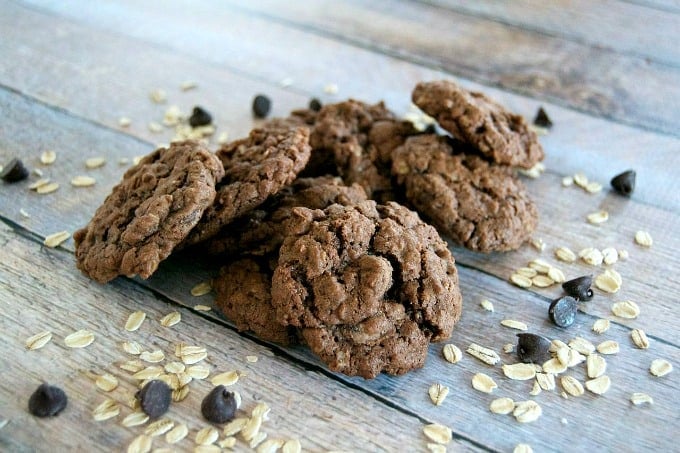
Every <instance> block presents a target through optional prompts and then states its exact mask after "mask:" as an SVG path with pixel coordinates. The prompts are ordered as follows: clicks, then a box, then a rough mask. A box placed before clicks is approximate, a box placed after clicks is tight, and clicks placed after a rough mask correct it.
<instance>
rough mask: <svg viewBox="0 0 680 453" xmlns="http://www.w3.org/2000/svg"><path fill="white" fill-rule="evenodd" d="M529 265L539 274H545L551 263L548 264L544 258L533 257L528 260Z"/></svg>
mask: <svg viewBox="0 0 680 453" xmlns="http://www.w3.org/2000/svg"><path fill="white" fill-rule="evenodd" d="M529 267H530V268H531V269H534V270H535V271H536V272H538V273H539V274H544V275H545V274H547V273H548V271H549V270H550V268H551V267H552V264H550V263H549V262H547V261H546V260H544V259H541V258H536V259H533V260H531V261H530V262H529Z"/></svg>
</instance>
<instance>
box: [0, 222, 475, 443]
mask: <svg viewBox="0 0 680 453" xmlns="http://www.w3.org/2000/svg"><path fill="white" fill-rule="evenodd" d="M0 243H2V247H3V256H4V257H5V258H4V259H3V260H2V263H0V282H2V283H3V284H2V285H0V305H1V306H2V310H0V328H2V330H3V332H4V334H5V338H6V341H5V343H4V353H3V356H2V359H0V361H1V362H0V363H1V364H2V370H3V373H2V375H3V379H2V382H0V400H1V401H2V409H1V410H2V416H3V417H5V418H7V419H9V423H8V425H7V426H5V427H4V428H3V429H2V430H0V449H2V450H4V451H13V452H28V451H41V450H43V449H44V447H45V445H48V444H49V445H50V447H51V448H53V449H55V451H76V450H81V451H82V450H87V451H121V450H124V448H125V446H126V445H127V444H128V443H129V442H131V441H132V439H133V438H134V437H135V436H137V435H138V434H141V433H142V432H143V430H144V428H145V426H138V427H132V428H126V427H123V426H121V425H120V422H121V421H122V419H123V418H124V417H125V416H126V415H128V414H129V413H131V412H132V409H130V408H129V407H128V406H127V405H126V402H127V400H128V399H129V397H130V396H131V395H133V394H134V392H135V391H136V390H137V389H136V387H135V380H134V379H132V377H131V375H130V373H128V372H126V371H124V370H122V369H120V368H119V367H118V366H117V364H119V363H122V362H124V361H126V360H130V359H132V358H134V357H133V356H131V355H128V354H126V353H125V352H124V351H123V350H122V349H121V347H120V345H119V343H120V342H122V341H131V340H134V341H137V342H139V343H140V344H141V345H142V346H143V347H144V348H148V349H152V348H153V349H161V350H163V351H164V352H165V354H166V360H165V362H169V361H171V360H173V359H175V357H174V355H173V351H174V345H175V344H177V343H179V342H184V343H186V344H190V345H200V346H205V347H206V348H207V350H208V358H207V359H206V360H205V361H204V362H203V363H204V364H206V365H208V366H209V368H210V369H211V374H213V375H214V374H216V373H219V372H224V371H231V370H238V371H239V372H242V373H243V376H242V377H241V378H240V379H239V381H238V383H237V384H235V385H234V386H233V389H235V390H237V391H238V392H239V393H241V396H242V398H243V406H242V411H241V412H240V414H239V415H241V414H242V415H247V414H248V413H249V412H250V411H251V410H252V409H253V407H254V406H255V404H257V403H258V402H260V401H262V402H265V403H267V404H268V405H269V406H270V407H271V408H272V411H271V414H270V417H269V420H268V421H266V422H265V423H264V424H263V428H262V430H263V431H265V432H267V433H268V434H269V438H283V439H287V438H299V439H300V441H301V443H302V445H303V447H304V449H305V450H307V451H328V450H338V449H339V450H353V451H357V450H381V449H386V450H393V451H395V450H398V449H401V448H407V449H409V450H412V451H415V450H422V449H423V448H424V445H425V437H424V436H423V435H422V432H421V430H422V426H423V422H422V421H421V420H419V419H418V418H416V417H414V416H409V415H407V414H404V413H402V412H400V411H398V410H394V409H393V408H391V407H389V406H387V405H385V404H382V403H380V402H379V401H378V400H376V399H374V398H370V397H367V395H365V394H364V393H363V392H361V391H358V390H354V389H351V388H349V387H348V386H346V385H342V384H341V383H339V382H337V381H336V380H334V379H331V378H329V377H328V376H325V375H323V374H321V373H318V372H315V371H314V370H310V369H307V368H305V367H304V366H300V365H297V364H295V363H294V362H292V361H291V360H290V359H289V358H286V357H282V356H280V355H279V354H277V352H276V351H272V350H271V349H270V348H268V347H267V346H264V345H261V344H258V343H255V342H253V341H250V340H248V339H245V338H243V337H241V336H239V335H238V334H237V333H235V332H234V331H233V330H231V329H229V328H226V327H223V326H218V325H215V324H212V323H210V322H208V321H206V320H205V319H203V318H201V317H200V316H197V315H196V314H194V313H192V312H191V310H187V309H183V308H179V311H180V312H181V314H182V321H181V322H180V323H179V324H177V325H175V326H173V327H171V328H165V327H162V326H161V325H160V324H159V322H158V320H159V319H160V318H161V317H162V316H164V315H165V314H167V313H169V312H171V311H173V310H177V309H178V308H177V307H176V306H173V305H171V304H168V303H167V302H165V301H162V300H159V299H158V298H157V297H155V296H154V295H153V294H151V293H150V292H149V291H148V290H145V289H142V288H141V287H140V286H139V285H136V284H135V283H134V282H131V281H126V280H118V281H116V282H115V283H113V284H111V285H106V286H102V285H98V284H96V283H94V282H92V281H90V280H87V279H86V278H84V277H82V276H81V275H79V274H78V273H76V272H74V267H73V256H72V255H71V254H69V253H66V252H64V251H55V250H46V249H44V248H42V247H41V245H40V244H38V243H36V242H34V241H29V240H27V239H25V238H22V237H20V236H18V235H17V234H15V233H13V232H12V231H11V230H9V229H8V228H7V226H6V225H4V224H0ZM14 301H30V306H27V305H25V304H23V303H13V302H14ZM136 310H143V311H144V312H145V313H146V314H147V319H146V320H145V321H144V323H143V324H142V326H141V328H140V329H139V330H138V331H136V332H126V331H125V330H124V329H123V325H124V324H125V320H126V319H127V316H128V315H129V314H130V313H131V312H133V311H136ZM74 313H77V314H78V316H74ZM207 326H208V327H209V328H206V327H207ZM82 328H87V329H90V330H92V331H93V332H94V333H95V341H94V343H93V344H91V345H90V346H88V347H87V348H84V349H69V348H67V347H65V346H64V343H63V339H64V337H65V336H66V335H68V334H70V333H71V332H72V331H75V330H77V329H82ZM42 330H51V331H52V332H53V339H52V341H51V342H50V343H48V344H47V345H46V346H45V347H44V348H42V349H39V350H35V351H27V350H26V349H25V346H24V341H25V339H26V338H28V337H29V336H31V335H33V334H35V333H37V332H39V331H42ZM247 355H255V356H257V357H258V358H259V360H258V362H257V363H249V362H248V361H247V360H246V359H245V357H246V356H247ZM165 362H164V363H165ZM104 372H107V373H110V374H112V375H114V376H116V377H117V378H118V380H119V386H118V388H116V389H115V390H113V391H112V392H110V393H104V392H103V391H101V390H99V389H97V387H95V384H94V382H93V379H92V378H91V377H90V374H89V373H95V374H102V373H104ZM43 380H46V381H48V382H49V383H51V384H53V385H58V386H60V387H62V388H63V389H64V390H65V391H66V393H67V395H68V397H69V405H68V407H67V408H66V410H65V411H64V412H63V413H62V414H61V415H59V416H58V417H57V418H55V419H38V418H35V417H33V416H31V415H30V414H28V412H27V410H26V405H27V400H28V397H29V395H30V394H31V393H32V391H33V390H34V389H35V388H36V387H37V386H38V385H39V384H40V383H41V382H42V381H43ZM284 382H285V385H282V383H284ZM211 387H212V386H211V384H210V382H209V380H204V381H196V380H195V381H193V382H191V383H190V384H189V388H190V392H189V395H188V397H187V398H186V399H185V400H184V401H182V402H180V403H173V404H172V405H171V408H170V411H169V413H168V414H167V415H166V416H167V417H168V418H170V419H171V420H173V421H175V422H177V423H179V422H183V423H185V424H187V426H188V427H189V431H190V434H189V436H188V437H187V438H185V440H183V441H181V443H179V444H176V445H175V446H174V448H178V449H181V450H182V451H190V450H191V449H192V448H193V447H192V446H193V439H194V436H195V434H196V432H197V431H198V430H199V429H201V428H203V427H205V426H208V425H209V424H208V423H207V422H206V421H205V420H203V419H202V417H201V415H200V404H201V400H202V398H203V396H204V395H206V394H207V393H208V392H209V391H210V389H211ZM107 397H109V398H112V399H114V400H116V401H117V402H119V403H120V406H121V410H120V415H119V416H118V417H116V418H115V419H112V420H108V421H103V422H96V421H94V420H93V419H92V416H91V413H92V410H93V409H94V408H95V407H96V406H97V405H98V404H99V403H100V402H102V401H103V400H104V399H105V398H107ZM394 426H399V429H398V430H394V429H393V428H394ZM387 432H389V433H390V435H389V436H387V435H385V433H387ZM220 437H221V438H223V437H224V436H220ZM153 446H154V448H159V447H162V446H163V447H167V446H170V445H168V444H166V442H165V440H164V438H163V437H162V436H161V437H157V438H155V439H154V445H153ZM452 446H453V448H462V449H464V450H466V451H467V450H470V451H475V450H477V448H476V447H474V446H473V445H470V444H469V443H467V442H464V441H461V440H459V439H456V440H455V441H454V443H453V444H452ZM237 449H238V451H244V450H248V448H247V447H246V445H245V444H244V443H242V441H240V442H239V445H238V446H237Z"/></svg>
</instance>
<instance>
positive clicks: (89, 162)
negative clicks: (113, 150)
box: [85, 157, 106, 169]
mask: <svg viewBox="0 0 680 453" xmlns="http://www.w3.org/2000/svg"><path fill="white" fill-rule="evenodd" d="M105 163H106V159H105V158H103V157H90V158H89V159H86V160H85V167H87V168H90V169H94V168H99V167H103V166H104V164H105Z"/></svg>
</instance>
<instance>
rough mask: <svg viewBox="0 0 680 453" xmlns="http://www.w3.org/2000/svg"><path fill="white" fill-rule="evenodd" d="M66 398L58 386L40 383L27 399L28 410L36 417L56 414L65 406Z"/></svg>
mask: <svg viewBox="0 0 680 453" xmlns="http://www.w3.org/2000/svg"><path fill="white" fill-rule="evenodd" d="M67 402H68V398H67V397H66V393H64V391H63V390H62V389H60V388H59V387H55V386H53V385H48V384H40V387H38V388H37V389H36V391H35V392H33V394H32V395H31V398H30V399H29V400H28V411H29V412H30V413H31V414H33V415H35V416H36V417H52V416H55V415H58V414H59V413H60V412H61V411H63V410H64V408H65V407H66V403H67Z"/></svg>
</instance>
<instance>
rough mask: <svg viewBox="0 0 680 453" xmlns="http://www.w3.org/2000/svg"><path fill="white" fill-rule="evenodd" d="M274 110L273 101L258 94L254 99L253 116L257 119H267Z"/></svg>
mask: <svg viewBox="0 0 680 453" xmlns="http://www.w3.org/2000/svg"><path fill="white" fill-rule="evenodd" d="M271 108H272V101H271V100H270V99H269V98H268V97H267V96H265V95H263V94H258V95H257V96H255V99H253V115H255V117H256V118H266V117H267V115H269V111H270V110H271Z"/></svg>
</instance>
